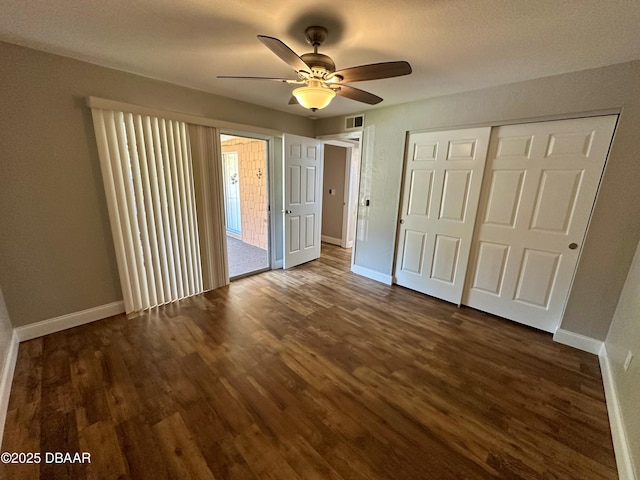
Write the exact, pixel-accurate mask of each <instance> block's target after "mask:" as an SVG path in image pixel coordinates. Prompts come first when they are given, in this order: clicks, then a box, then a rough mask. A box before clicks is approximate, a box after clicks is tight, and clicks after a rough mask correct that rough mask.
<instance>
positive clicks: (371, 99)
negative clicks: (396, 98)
mask: <svg viewBox="0 0 640 480" xmlns="http://www.w3.org/2000/svg"><path fill="white" fill-rule="evenodd" d="M336 93H337V94H338V95H340V96H341V97H346V98H350V99H351V100H355V101H356V102H362V103H368V104H369V105H376V104H378V103H380V102H381V101H382V98H380V97H378V96H377V95H374V94H373V93H369V92H365V91H364V90H360V89H359V88H355V87H350V86H349V85H340V88H339V89H338V90H336Z"/></svg>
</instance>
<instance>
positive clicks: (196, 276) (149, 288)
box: [92, 108, 203, 313]
mask: <svg viewBox="0 0 640 480" xmlns="http://www.w3.org/2000/svg"><path fill="white" fill-rule="evenodd" d="M92 115H93V123H94V128H95V133H96V140H97V144H98V153H99V157H100V166H101V169H102V178H103V181H104V188H105V193H106V197H107V207H108V210H109V219H110V223H111V230H112V234H113V241H114V246H115V250H116V259H117V262H118V271H119V274H120V283H121V285H122V293H123V297H124V304H125V310H126V312H127V313H130V312H135V311H139V310H144V309H147V308H150V307H154V306H157V305H162V304H164V303H167V302H172V301H175V300H179V299H181V298H184V297H187V296H191V295H195V294H198V293H201V292H202V291H203V283H202V267H201V262H200V246H199V240H198V223H197V214H196V201H195V189H194V182H193V167H192V158H191V147H190V142H189V132H188V129H187V124H186V123H184V122H180V121H174V120H166V119H162V118H156V117H152V116H146V115H138V114H132V113H124V112H117V111H112V110H103V109H99V108H93V109H92Z"/></svg>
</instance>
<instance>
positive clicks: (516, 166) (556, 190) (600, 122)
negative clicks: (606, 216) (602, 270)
mask: <svg viewBox="0 0 640 480" xmlns="http://www.w3.org/2000/svg"><path fill="white" fill-rule="evenodd" d="M616 121H617V117H616V116H608V117H595V118H582V119H576V120H562V121H555V122H543V123H531V124H523V125H509V126H504V127H498V128H495V129H494V131H493V132H492V136H491V145H490V147H489V157H488V161H487V174H486V175H485V181H484V185H483V188H482V198H481V207H480V211H479V215H478V227H477V230H476V236H475V239H474V244H473V249H472V255H471V257H472V266H471V268H470V271H469V274H468V275H467V286H466V289H465V295H464V298H463V303H464V304H465V305H469V306H470V307H473V308H477V309H479V310H483V311H486V312H490V313H493V314H495V315H499V316H501V317H505V318H508V319H511V320H514V321H516V322H520V323H524V324H526V325H529V326H532V327H535V328H539V329H541V330H545V331H547V332H554V331H555V330H556V328H557V327H558V324H559V321H560V319H561V317H562V313H563V310H564V306H565V302H566V299H567V295H568V293H569V288H570V285H571V282H572V279H573V274H574V271H575V269H576V264H577V262H578V256H579V254H580V248H581V246H582V241H583V238H584V236H585V232H586V229H587V223H588V221H589V216H590V213H591V208H592V206H593V203H594V199H595V194H596V191H597V189H598V184H599V182H600V177H601V175H602V170H603V167H604V162H605V160H606V158H607V153H608V151H609V144H610V143H611V138H612V136H613V130H614V128H615V125H616Z"/></svg>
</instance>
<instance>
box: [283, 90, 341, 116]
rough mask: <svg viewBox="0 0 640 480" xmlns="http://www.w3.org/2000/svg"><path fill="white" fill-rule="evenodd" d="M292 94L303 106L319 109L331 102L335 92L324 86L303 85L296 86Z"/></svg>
mask: <svg viewBox="0 0 640 480" xmlns="http://www.w3.org/2000/svg"><path fill="white" fill-rule="evenodd" d="M293 96H294V97H296V100H298V103H299V104H300V105H302V106H303V107H304V108H308V109H310V110H311V109H317V110H320V109H323V108H325V107H326V106H327V105H329V103H331V100H333V97H335V96H336V92H334V91H333V90H331V89H329V88H326V87H312V86H305V87H300V88H296V89H295V90H294V91H293Z"/></svg>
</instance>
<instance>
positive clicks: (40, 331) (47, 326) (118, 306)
mask: <svg viewBox="0 0 640 480" xmlns="http://www.w3.org/2000/svg"><path fill="white" fill-rule="evenodd" d="M120 313H124V302H123V301H119V302H113V303H108V304H107V305H101V306H99V307H94V308H89V309H88V310H82V311H81V312H75V313H70V314H68V315H62V316H60V317H55V318H50V319H48V320H43V321H41V322H37V323H32V324H30V325H25V326H23V327H18V328H16V329H15V332H16V333H17V335H18V340H19V341H21V342H26V341H27V340H31V339H33V338H38V337H42V336H44V335H49V334H50V333H56V332H60V331H62V330H66V329H67V328H73V327H77V326H79V325H84V324H85V323H91V322H95V321H96V320H102V319H103V318H107V317H111V316H113V315H118V314H120Z"/></svg>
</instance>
